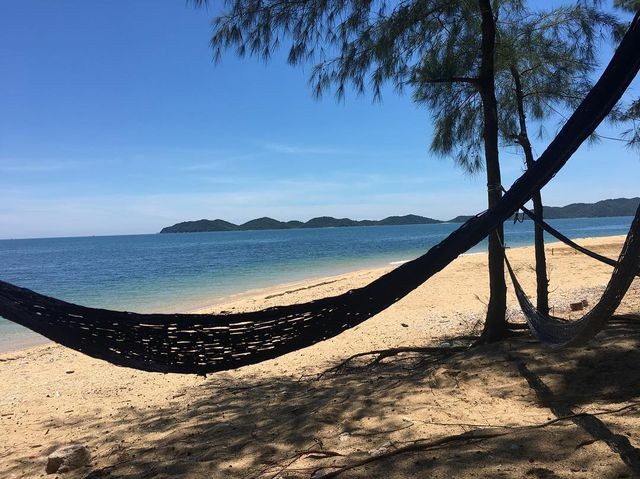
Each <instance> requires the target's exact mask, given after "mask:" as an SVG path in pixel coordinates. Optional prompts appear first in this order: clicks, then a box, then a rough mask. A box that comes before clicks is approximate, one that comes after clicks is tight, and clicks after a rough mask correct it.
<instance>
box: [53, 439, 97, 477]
mask: <svg viewBox="0 0 640 479" xmlns="http://www.w3.org/2000/svg"><path fill="white" fill-rule="evenodd" d="M90 462H91V452H90V451H89V449H88V448H87V447H85V446H83V445H81V444H69V445H68V446H63V447H61V448H59V449H56V450H55V451H53V452H52V453H51V454H49V456H48V457H47V467H46V471H47V474H54V473H56V472H67V471H71V470H73V469H77V468H79V467H83V466H86V465H88V464H89V463H90Z"/></svg>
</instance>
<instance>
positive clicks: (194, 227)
mask: <svg viewBox="0 0 640 479" xmlns="http://www.w3.org/2000/svg"><path fill="white" fill-rule="evenodd" d="M638 205H640V197H639V198H616V199H609V200H602V201H598V202H596V203H572V204H570V205H567V206H545V208H544V216H545V218H546V219H561V218H601V217H610V216H633V215H635V212H636V209H637V208H638ZM469 218H471V216H457V217H455V218H453V219H451V220H449V221H440V220H436V219H433V218H429V217H426V216H419V215H404V216H389V217H387V218H384V219H382V220H352V219H349V218H333V217H331V216H319V217H317V218H312V219H310V220H309V221H306V222H303V221H296V220H292V221H278V220H276V219H273V218H269V217H266V216H265V217H262V218H256V219H254V220H251V221H247V222H246V223H243V224H241V225H236V224H234V223H230V222H229V221H224V220H220V219H216V220H206V219H202V220H197V221H183V222H181V223H176V224H175V225H173V226H167V227H165V228H162V230H161V231H160V233H202V232H209V231H256V230H285V229H299V228H344V227H350V226H385V225H387V226H389V225H426V224H437V223H463V222H465V221H466V220H468V219H469Z"/></svg>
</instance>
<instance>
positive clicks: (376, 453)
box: [369, 441, 392, 456]
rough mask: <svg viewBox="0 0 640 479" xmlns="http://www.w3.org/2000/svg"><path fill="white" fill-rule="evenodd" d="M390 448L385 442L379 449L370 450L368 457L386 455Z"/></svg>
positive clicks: (389, 443) (389, 444)
mask: <svg viewBox="0 0 640 479" xmlns="http://www.w3.org/2000/svg"><path fill="white" fill-rule="evenodd" d="M391 446H392V444H391V442H389V441H387V442H385V443H384V444H382V445H381V446H380V447H377V448H375V449H372V450H371V451H369V455H370V456H381V455H382V454H386V453H387V451H388V450H389V448H390V447H391Z"/></svg>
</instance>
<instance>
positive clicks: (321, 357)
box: [0, 237, 640, 479]
mask: <svg viewBox="0 0 640 479" xmlns="http://www.w3.org/2000/svg"><path fill="white" fill-rule="evenodd" d="M622 241H623V238H622V237H609V238H598V239H588V240H582V241H580V243H581V244H584V245H586V246H589V247H592V248H593V249H594V250H596V251H597V252H599V253H602V254H606V255H608V256H610V257H617V254H618V252H619V250H620V247H621V245H622ZM509 256H510V258H511V259H512V263H513V264H514V266H515V267H516V268H517V270H518V271H517V272H518V273H519V275H520V277H521V279H522V282H523V285H524V286H525V287H526V288H527V289H528V291H529V292H531V293H534V292H535V286H534V273H533V268H532V264H533V249H532V248H531V247H526V248H518V249H513V250H510V252H509ZM548 259H549V263H550V278H551V286H550V290H551V304H552V305H553V306H554V308H555V313H556V314H557V315H563V316H565V317H573V318H577V317H578V315H580V314H582V312H573V313H571V312H569V304H570V303H573V302H578V301H581V300H583V299H586V300H587V301H589V303H590V304H594V303H595V302H596V301H597V298H598V297H599V294H600V293H601V292H602V290H603V288H604V285H605V284H606V282H607V280H608V278H609V275H610V273H611V269H610V268H609V267H607V266H605V265H602V264H600V263H598V262H596V261H594V260H592V259H589V258H587V257H584V256H582V255H580V254H577V253H575V252H574V251H573V250H569V249H567V248H566V247H563V246H560V245H558V244H549V245H548ZM485 261H486V257H485V255H482V254H480V255H469V256H463V257H460V258H458V259H457V260H456V261H455V262H454V263H452V264H451V265H450V266H449V267H448V268H446V270H444V271H443V272H441V273H440V274H438V275H437V276H436V277H434V278H432V279H431V280H430V281H428V282H427V283H426V284H424V285H423V286H422V287H420V288H419V289H417V290H416V291H414V292H413V293H411V294H410V295H409V296H407V297H406V298H404V299H403V300H401V301H400V302H398V303H397V304H395V305H394V306H392V307H390V308H389V309H388V310H386V311H384V312H382V313H381V314H379V315H377V316H376V317H374V318H373V319H371V320H369V321H367V322H366V323H364V324H361V325H360V326H358V327H356V328H354V329H352V330H349V331H347V332H345V333H343V334H341V335H340V336H338V337H336V338H333V339H331V340H328V341H325V342H323V343H320V344H317V345H315V346H312V347H309V348H307V349H304V350H302V351H299V352H295V353H291V354H288V355H286V356H283V357H281V358H278V359H275V360H271V361H268V362H265V363H262V364H258V365H255V366H248V367H245V368H242V369H239V370H236V371H230V372H226V373H219V374H214V375H211V376H209V377H207V378H202V377H191V376H179V375H162V374H155V373H140V372H137V371H134V370H129V369H124V368H119V367H115V366H111V365H109V364H107V363H104V362H101V361H98V360H94V359H91V358H87V357H85V356H82V355H80V354H78V353H75V352H73V351H70V350H67V349H64V348H61V347H59V346H55V345H47V346H41V347H38V348H35V349H30V350H24V351H18V352H13V353H5V354H2V355H0V384H1V386H0V438H2V441H1V442H0V476H1V477H7V478H22V477H41V476H45V463H46V456H47V454H48V453H49V452H50V451H52V450H54V449H55V448H56V447H59V446H62V445H67V444H69V443H80V444H83V445H86V446H87V447H88V448H89V449H90V450H91V453H92V456H93V459H92V462H91V465H90V466H88V467H84V468H81V469H78V470H75V471H71V472H68V473H65V474H59V477H70V478H81V477H82V478H84V477H86V478H130V479H133V478H137V479H142V478H176V477H186V478H251V477H256V478H278V479H285V478H309V477H313V478H320V477H336V476H337V477H344V478H355V477H357V478H372V477H374V478H378V477H379V478H407V477H431V478H451V477H492V478H494V477H498V478H502V477H504V478H522V477H525V478H594V477H602V478H609V477H610V478H622V477H635V476H636V475H638V474H640V451H639V450H638V449H636V448H640V323H638V322H637V320H634V319H633V318H631V319H629V318H630V317H626V319H622V320H618V321H616V322H614V323H613V324H612V325H611V326H610V327H609V328H608V329H607V330H606V331H605V332H603V333H601V334H600V335H599V337H598V338H596V340H594V341H593V342H592V344H590V345H589V347H587V348H584V349H578V350H570V351H561V352H553V351H550V350H547V349H545V348H543V347H541V346H539V345H538V344H537V343H536V342H535V341H533V340H532V339H531V338H530V337H529V336H528V335H527V334H522V335H520V336H518V337H515V338H512V339H509V340H507V341H505V342H503V343H500V344H498V345H492V346H483V347H478V348H474V349H472V350H468V351H456V350H455V349H453V347H454V346H458V345H464V344H467V343H468V339H465V337H464V336H469V335H472V334H474V332H477V327H478V322H479V321H481V320H482V319H483V315H484V310H485V303H486V301H487V298H488V288H487V284H486V283H487V279H486V276H487V274H486V267H485V265H484V263H485ZM383 272H384V270H375V271H361V272H356V273H352V274H348V275H342V276H337V277H333V278H326V279H322V280H317V281H311V282H307V283H298V284H291V285H286V286H283V287H279V288H273V289H270V290H263V291H255V292H253V293H252V294H251V295H240V296H237V297H234V298H230V299H229V301H226V302H225V303H223V304H219V305H216V306H215V310H216V311H241V310H251V309H260V308H264V307H267V306H272V305H276V304H287V303H291V302H294V301H307V300H309V299H312V298H318V297H322V296H326V295H333V294H338V293H341V292H344V291H346V290H348V289H350V288H353V287H357V286H360V285H363V284H366V283H367V282H369V281H371V280H372V279H373V278H375V277H377V276H378V275H380V274H382V273H383ZM639 292H640V281H639V280H636V281H635V282H634V284H633V285H632V289H631V291H630V293H629V294H628V296H627V298H626V300H625V302H624V304H623V305H622V307H621V308H620V311H619V313H621V314H622V313H638V312H640V295H639V294H638V293H639ZM509 295H510V296H509V307H510V312H509V315H510V320H511V321H521V320H522V318H521V316H520V315H519V313H518V310H517V304H516V301H515V298H514V296H513V291H512V288H510V291H509ZM455 336H463V337H462V338H459V339H452V338H453V337H455ZM397 347H419V348H423V349H422V350H420V351H416V352H405V353H400V354H389V355H386V356H385V355H382V356H381V355H376V354H373V355H365V356H361V357H357V358H354V359H353V360H350V361H347V362H346V363H343V362H344V361H345V360H347V359H348V358H349V357H350V356H352V355H355V354H358V353H363V352H367V351H371V350H386V349H389V348H397ZM436 347H438V348H436ZM431 348H435V349H431ZM341 364H342V365H341ZM559 418H560V419H559ZM49 477H54V476H49Z"/></svg>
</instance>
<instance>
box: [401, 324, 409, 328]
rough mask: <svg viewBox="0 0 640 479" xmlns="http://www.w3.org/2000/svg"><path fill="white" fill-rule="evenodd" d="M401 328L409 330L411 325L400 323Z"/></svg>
mask: <svg viewBox="0 0 640 479" xmlns="http://www.w3.org/2000/svg"><path fill="white" fill-rule="evenodd" d="M400 326H402V327H403V328H408V327H409V325H408V324H407V323H400Z"/></svg>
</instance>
